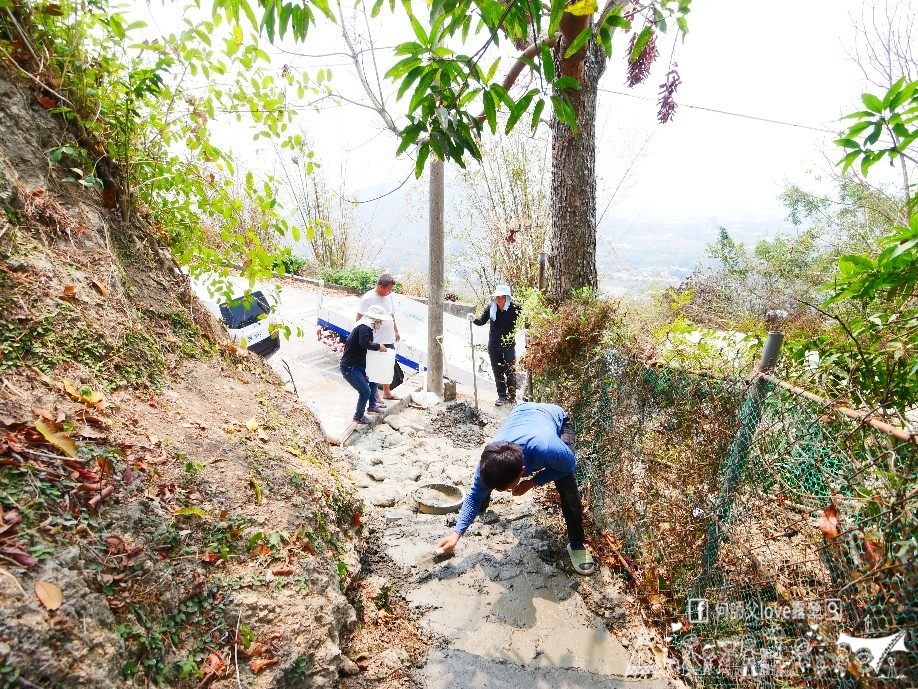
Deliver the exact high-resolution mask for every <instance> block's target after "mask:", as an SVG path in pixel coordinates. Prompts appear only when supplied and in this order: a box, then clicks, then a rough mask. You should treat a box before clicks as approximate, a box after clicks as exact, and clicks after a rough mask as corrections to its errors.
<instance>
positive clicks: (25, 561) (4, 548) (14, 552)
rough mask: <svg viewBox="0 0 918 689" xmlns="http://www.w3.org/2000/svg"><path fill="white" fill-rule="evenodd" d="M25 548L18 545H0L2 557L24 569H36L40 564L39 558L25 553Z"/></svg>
mask: <svg viewBox="0 0 918 689" xmlns="http://www.w3.org/2000/svg"><path fill="white" fill-rule="evenodd" d="M22 548H23V546H21V545H20V544H18V543H2V544H0V555H2V556H3V557H5V558H7V559H9V560H12V561H13V562H17V563H19V564H20V565H22V566H23V567H34V566H35V565H37V564H38V558H37V557H35V556H34V555H30V554H29V553H27V552H26V551H24V550H23V549H22Z"/></svg>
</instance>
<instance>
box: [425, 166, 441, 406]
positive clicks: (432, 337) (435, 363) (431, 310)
mask: <svg viewBox="0 0 918 689" xmlns="http://www.w3.org/2000/svg"><path fill="white" fill-rule="evenodd" d="M443 167H444V166H443V161H442V160H439V159H438V158H437V157H436V156H435V155H434V154H433V152H431V162H430V190H429V191H430V194H429V195H430V201H429V202H430V218H429V221H430V226H429V237H430V239H429V241H430V252H429V253H430V255H429V259H428V267H427V274H428V282H427V389H428V390H429V391H430V392H433V393H436V394H437V395H438V396H440V397H443V344H442V343H443V196H444V184H443Z"/></svg>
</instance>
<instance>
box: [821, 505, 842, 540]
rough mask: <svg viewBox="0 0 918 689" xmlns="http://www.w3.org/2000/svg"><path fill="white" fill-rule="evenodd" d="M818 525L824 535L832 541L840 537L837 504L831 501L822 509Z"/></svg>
mask: <svg viewBox="0 0 918 689" xmlns="http://www.w3.org/2000/svg"><path fill="white" fill-rule="evenodd" d="M816 526H817V527H819V530H820V531H822V535H823V536H825V537H826V538H827V539H828V540H830V541H832V540H834V539H836V538H838V533H839V531H838V508H837V507H836V506H835V503H834V502H833V503H830V504H829V506H828V507H826V508H825V509H824V510H823V511H822V514H821V515H820V516H819V522H818V523H817V524H816Z"/></svg>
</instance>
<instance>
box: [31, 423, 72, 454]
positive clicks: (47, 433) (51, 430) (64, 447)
mask: <svg viewBox="0 0 918 689" xmlns="http://www.w3.org/2000/svg"><path fill="white" fill-rule="evenodd" d="M35 430H36V431H38V432H39V433H41V434H42V435H43V436H44V437H45V440H47V441H48V442H49V443H51V444H52V445H54V447H56V448H57V449H59V450H61V451H62V452H63V453H64V454H66V455H67V456H68V457H76V454H77V448H76V443H74V442H73V440H72V439H71V438H70V436H69V435H68V434H67V433H63V432H60V431H58V430H56V428H55V426H54V424H46V423H45V422H44V421H41V420H39V421H36V422H35Z"/></svg>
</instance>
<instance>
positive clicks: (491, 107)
mask: <svg viewBox="0 0 918 689" xmlns="http://www.w3.org/2000/svg"><path fill="white" fill-rule="evenodd" d="M482 102H483V103H484V111H485V117H486V118H487V120H488V127H490V128H491V133H492V134H493V133H494V132H495V131H497V107H496V104H495V102H494V94H493V93H491V92H490V91H485V92H484V96H483V97H482Z"/></svg>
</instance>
